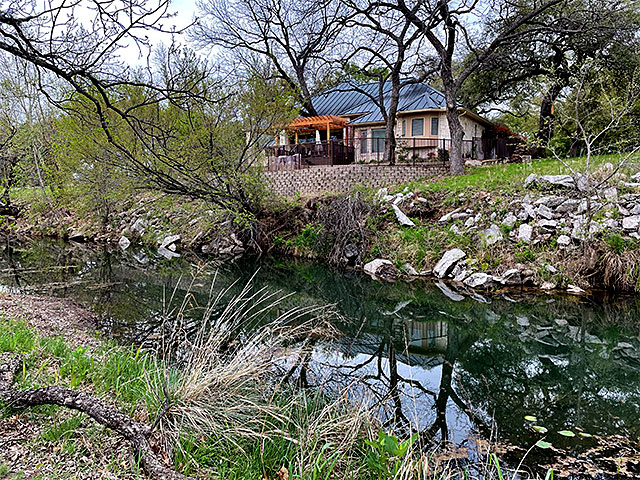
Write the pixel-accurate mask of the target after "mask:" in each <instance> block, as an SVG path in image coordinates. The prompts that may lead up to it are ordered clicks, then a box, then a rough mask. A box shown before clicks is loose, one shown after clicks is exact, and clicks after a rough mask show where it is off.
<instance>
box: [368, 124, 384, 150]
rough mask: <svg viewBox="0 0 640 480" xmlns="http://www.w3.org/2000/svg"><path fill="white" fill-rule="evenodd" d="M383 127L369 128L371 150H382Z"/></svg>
mask: <svg viewBox="0 0 640 480" xmlns="http://www.w3.org/2000/svg"><path fill="white" fill-rule="evenodd" d="M384 134H385V129H384V128H377V129H375V130H371V137H372V138H371V152H372V153H378V152H383V151H384Z"/></svg>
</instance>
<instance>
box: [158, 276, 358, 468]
mask: <svg viewBox="0 0 640 480" xmlns="http://www.w3.org/2000/svg"><path fill="white" fill-rule="evenodd" d="M234 287H235V285H232V286H230V287H228V288H226V289H223V290H222V291H221V292H219V293H218V294H217V295H211V300H210V301H209V303H208V304H207V305H206V306H204V307H203V308H202V321H201V322H200V324H199V327H198V328H197V329H195V330H193V331H188V330H187V329H186V328H185V325H187V324H188V323H189V322H188V321H187V320H186V318H187V315H186V313H187V311H188V310H189V308H190V306H193V302H194V299H193V298H191V299H185V300H183V301H182V302H181V303H180V304H179V305H178V306H177V307H176V308H175V309H173V310H171V309H170V310H169V311H168V312H167V314H166V317H167V318H172V321H171V322H170V325H166V326H165V328H164V331H165V334H164V335H163V340H162V345H161V346H160V347H159V349H158V358H159V365H160V368H161V369H162V370H163V371H164V372H165V374H164V375H163V376H158V375H148V376H147V378H148V380H149V384H148V386H147V388H148V390H149V392H153V393H152V394H153V395H155V396H156V397H158V398H160V397H163V398H164V401H163V402H156V403H162V404H163V406H162V408H161V409H160V411H158V412H156V419H155V424H156V425H157V427H158V429H159V431H160V432H161V434H162V438H163V439H164V442H165V446H166V448H167V451H170V452H172V453H173V455H174V459H175V460H176V461H177V462H178V463H181V464H182V466H183V468H185V470H186V472H187V473H189V472H190V471H192V470H193V471H195V470H197V469H199V468H202V467H204V468H207V467H217V468H218V469H220V468H223V469H229V471H228V472H227V474H225V477H228V478H233V473H232V472H238V471H245V473H247V476H246V478H250V477H251V478H258V476H259V475H261V476H262V477H264V478H270V477H272V476H273V475H275V474H276V472H277V471H278V470H279V469H281V468H285V469H286V471H288V472H290V474H291V475H294V474H295V476H296V477H297V478H325V477H324V475H326V474H328V473H330V472H335V473H337V472H341V473H342V475H344V476H345V478H348V477H352V478H355V477H354V476H353V475H355V474H356V472H357V471H358V470H359V469H360V468H362V466H363V465H364V462H363V461H362V460H361V459H360V458H358V457H357V456H356V457H354V454H355V453H356V452H359V450H358V448H359V445H361V444H362V439H363V438H364V435H365V433H366V430H367V428H368V424H369V423H368V422H369V416H368V415H367V413H366V412H365V411H363V410H361V409H360V408H359V407H358V406H354V405H353V404H350V403H348V402H347V400H346V399H345V398H342V397H339V398H330V397H329V396H327V395H325V394H324V393H323V392H322V391H320V390H314V391H312V390H301V389H298V388H296V387H295V386H294V385H292V384H290V383H289V382H285V381H284V379H286V378H288V375H286V374H285V371H286V370H288V369H289V370H290V369H291V361H292V359H294V358H296V357H300V358H301V355H300V354H301V352H302V351H303V350H305V349H307V348H308V343H309V342H310V341H314V340H317V339H318V338H320V337H322V338H328V337H330V336H332V335H334V333H335V332H334V331H333V329H332V327H331V326H330V323H329V321H328V319H329V317H331V316H334V315H336V313H335V312H334V311H333V310H332V309H331V308H330V307H326V306H322V307H318V306H301V307H293V308H288V309H287V308H284V306H283V302H284V301H285V300H286V298H287V297H283V296H282V295H281V293H280V292H269V291H267V290H266V289H264V288H262V289H253V288H252V285H251V282H249V283H247V284H246V285H245V286H244V287H243V288H241V290H240V292H239V293H236V294H233V295H232V293H231V292H232V289H233V288H234ZM168 323H169V322H168ZM250 472H251V474H249V473H250ZM332 474H333V473H332ZM243 478H244V477H243Z"/></svg>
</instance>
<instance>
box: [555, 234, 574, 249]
mask: <svg viewBox="0 0 640 480" xmlns="http://www.w3.org/2000/svg"><path fill="white" fill-rule="evenodd" d="M556 243H557V244H558V245H560V246H561V247H568V246H569V245H571V238H570V237H569V236H568V235H560V236H559V237H558V239H557V240H556Z"/></svg>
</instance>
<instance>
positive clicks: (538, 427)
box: [531, 425, 549, 433]
mask: <svg viewBox="0 0 640 480" xmlns="http://www.w3.org/2000/svg"><path fill="white" fill-rule="evenodd" d="M531 428H533V429H534V430H535V431H536V432H538V433H547V432H548V431H549V430H547V429H546V427H543V426H541V425H533V426H532V427H531Z"/></svg>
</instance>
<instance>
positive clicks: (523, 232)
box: [518, 223, 533, 243]
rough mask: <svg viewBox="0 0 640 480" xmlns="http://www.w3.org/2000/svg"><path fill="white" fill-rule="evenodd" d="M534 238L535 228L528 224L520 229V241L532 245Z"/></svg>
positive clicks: (524, 224)
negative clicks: (532, 238)
mask: <svg viewBox="0 0 640 480" xmlns="http://www.w3.org/2000/svg"><path fill="white" fill-rule="evenodd" d="M532 236H533V227H532V226H531V225H529V224H528V223H523V224H522V225H520V227H518V241H519V242H524V243H531V237H532Z"/></svg>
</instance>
